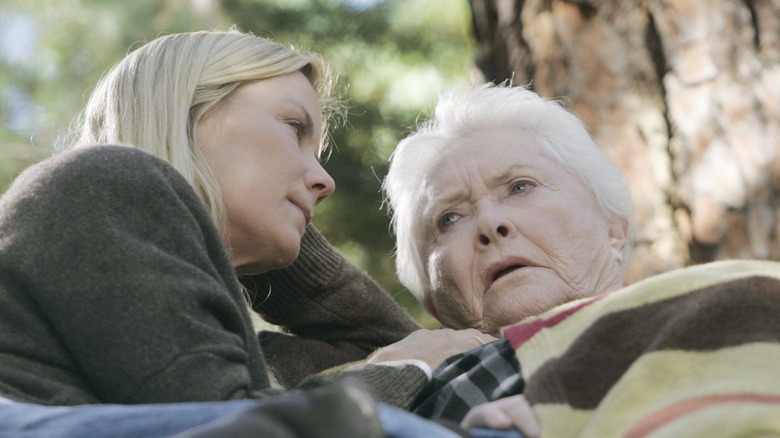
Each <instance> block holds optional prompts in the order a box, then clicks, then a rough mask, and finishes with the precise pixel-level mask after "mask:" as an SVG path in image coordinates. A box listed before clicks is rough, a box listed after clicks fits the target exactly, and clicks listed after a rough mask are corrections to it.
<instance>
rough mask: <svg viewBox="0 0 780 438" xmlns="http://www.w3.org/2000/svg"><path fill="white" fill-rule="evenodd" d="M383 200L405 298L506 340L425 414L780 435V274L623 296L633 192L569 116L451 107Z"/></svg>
mask: <svg viewBox="0 0 780 438" xmlns="http://www.w3.org/2000/svg"><path fill="white" fill-rule="evenodd" d="M384 188H385V191H386V194H387V198H388V200H389V205H390V208H391V209H392V211H393V223H394V230H395V232H396V235H397V270H398V275H399V277H400V279H401V280H402V282H403V283H404V284H405V285H406V286H407V287H408V288H409V289H410V290H411V291H412V292H414V293H415V294H416V295H417V296H418V298H419V299H420V300H421V301H422V302H423V303H424V305H425V307H426V308H427V309H428V310H429V311H430V312H431V313H432V314H433V315H435V316H436V317H437V318H438V319H439V320H440V321H441V322H442V323H443V324H444V325H446V326H449V327H457V328H464V327H474V328H478V329H480V330H481V331H483V332H485V333H489V334H498V333H499V331H500V332H501V335H502V338H501V339H500V340H497V341H495V342H491V343H488V344H486V345H484V346H482V347H479V348H477V349H474V350H472V351H470V352H467V353H464V354H461V355H458V356H455V357H453V358H450V359H448V360H447V361H446V362H445V363H444V364H443V365H442V366H440V367H439V368H438V369H437V370H436V371H435V372H434V380H433V382H432V383H431V384H430V385H429V386H428V387H427V388H426V389H425V390H424V391H423V393H422V394H421V395H420V397H418V400H417V403H416V408H415V411H416V412H417V413H419V414H421V415H423V416H426V417H432V418H445V419H449V420H455V421H460V422H461V424H462V425H464V426H467V427H474V426H489V427H493V428H497V429H503V428H507V427H509V426H512V425H514V426H516V427H518V428H519V429H521V430H522V432H524V433H525V435H529V436H536V435H538V434H539V433H540V432H543V433H544V434H546V435H548V436H555V437H564V436H599V437H600V436H640V435H641V436H645V435H646V434H649V433H658V434H659V436H681V434H685V435H686V436H722V435H723V434H724V433H726V434H728V433H731V432H724V431H726V430H729V431H732V432H733V433H735V434H739V433H744V434H749V433H750V432H757V433H758V432H762V433H767V432H768V431H772V432H780V422H778V421H777V420H776V419H777V418H780V384H778V383H777V379H776V377H775V372H774V371H772V370H775V369H776V367H777V364H778V363H780V324H778V323H777V321H780V318H779V317H780V265H778V264H777V263H772V262H755V261H753V262H749V261H739V262H720V263H714V264H709V265H704V266H700V267H693V268H688V269H683V270H679V271H675V272H672V273H668V274H665V275H659V276H657V277H654V278H650V279H648V280H645V281H643V282H639V283H637V284H635V285H632V286H630V287H627V288H623V287H622V281H621V274H622V271H623V267H624V266H625V264H626V261H627V259H628V255H629V251H630V244H629V241H630V236H631V230H632V219H631V210H632V208H631V201H630V197H629V193H628V188H627V185H626V182H625V181H624V179H623V177H622V176H621V173H620V171H619V170H618V169H617V168H616V167H614V166H613V165H612V164H610V162H609V160H608V159H607V158H606V156H605V155H604V154H603V153H602V152H601V151H600V150H599V149H598V148H597V147H596V145H595V144H594V143H593V141H592V140H591V138H590V136H589V135H588V133H587V131H586V130H585V128H584V127H583V125H582V124H581V123H580V121H579V120H578V119H577V118H576V117H575V116H574V115H573V114H571V113H569V112H568V111H566V110H565V109H563V108H562V107H561V106H560V105H558V104H557V103H556V102H553V101H549V100H544V99H542V98H540V97H539V96H538V95H536V94H535V93H533V92H531V91H529V90H527V89H524V88H521V87H513V86H510V85H500V86H494V85H484V86H476V87H460V88H455V89H453V90H450V91H449V92H447V93H445V94H444V95H443V96H442V97H441V98H440V101H439V103H438V104H437V106H436V109H435V112H434V114H433V117H432V118H431V120H429V121H428V122H426V123H425V124H423V125H422V128H421V129H420V130H419V131H417V132H415V133H413V134H412V135H410V136H409V137H408V138H406V139H405V140H403V141H402V142H401V143H400V144H399V145H398V148H397V149H396V151H395V153H394V154H393V156H392V163H391V167H390V171H389V173H388V176H387V179H386V180H385V184H384ZM502 328H503V329H502ZM521 365H522V368H521ZM690 370H697V371H696V373H695V374H692V373H691V372H690ZM486 402H488V403H486ZM531 406H532V408H531ZM732 412H734V413H735V415H731V413H732ZM725 413H729V415H724V414H725ZM724 418H726V419H728V421H727V422H725V423H724ZM537 420H538V421H537ZM724 427H729V429H725V428H724ZM484 436H493V435H492V434H489V435H484ZM502 436H504V435H502ZM654 436H655V435H654Z"/></svg>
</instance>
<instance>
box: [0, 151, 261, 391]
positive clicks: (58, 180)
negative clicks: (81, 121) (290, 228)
mask: <svg viewBox="0 0 780 438" xmlns="http://www.w3.org/2000/svg"><path fill="white" fill-rule="evenodd" d="M0 226H2V230H3V231H2V234H3V238H4V245H2V248H0V269H2V272H3V275H2V276H0V281H2V286H3V287H2V288H0V289H2V291H1V292H0V293H1V294H3V295H2V297H0V299H2V301H3V302H6V303H8V302H9V301H10V302H12V303H13V304H14V308H13V309H6V310H3V311H2V312H8V313H3V316H2V317H0V319H2V320H3V321H4V322H3V323H2V324H8V325H7V327H8V328H11V329H12V328H16V329H17V330H19V328H20V327H21V328H24V327H25V326H26V325H27V324H25V322H31V324H30V325H29V326H28V327H27V328H25V329H24V330H22V331H21V333H20V335H21V336H24V339H20V340H19V341H14V340H11V341H8V340H4V341H5V342H18V343H19V344H18V345H11V346H8V345H5V346H3V347H2V351H0V353H2V354H3V360H2V361H0V362H4V363H6V364H7V363H9V362H8V361H13V362H14V363H16V364H17V365H18V366H16V367H15V369H16V371H14V372H15V373H17V374H12V377H14V378H15V379H16V377H18V379H17V380H15V381H14V383H15V384H16V385H17V387H19V388H21V389H23V390H25V391H30V392H32V390H31V388H32V387H33V385H38V384H39V383H40V384H41V385H43V383H44V382H47V384H50V385H51V386H50V388H49V389H52V388H55V389H53V390H46V388H43V389H41V390H40V391H38V392H37V393H36V394H34V395H35V396H38V397H40V398H41V399H43V401H48V402H50V403H51V402H52V401H54V402H56V401H61V402H62V403H66V404H70V403H80V402H84V401H85V400H89V401H92V400H94V399H97V401H100V402H114V403H142V402H173V401H196V400H220V399H230V398H246V397H253V396H255V395H256V393H257V391H258V390H261V389H263V388H266V387H268V386H269V383H268V377H267V374H266V370H265V367H264V364H263V361H262V356H261V355H260V352H259V346H258V345H257V342H256V339H255V334H254V330H253V329H252V327H251V322H250V320H249V314H248V311H247V310H246V307H245V305H244V302H243V297H242V296H241V292H240V288H239V285H238V283H237V281H236V279H235V275H234V273H233V269H232V266H231V265H230V262H229V260H228V257H227V254H226V253H225V251H224V248H223V246H222V243H221V239H220V237H219V234H218V233H217V231H216V228H215V227H214V226H213V224H212V223H211V220H210V219H209V217H208V214H207V212H206V210H205V207H203V205H202V203H201V202H200V201H199V199H198V198H197V196H196V194H195V192H194V191H193V190H192V189H191V188H190V187H189V185H188V184H187V183H186V182H185V181H184V179H183V178H181V176H180V175H179V174H178V173H177V172H176V171H175V170H173V168H171V167H170V166H168V165H167V164H166V163H164V162H162V161H161V160H158V159H156V158H154V157H152V156H151V155H149V154H146V153H142V152H141V151H139V150H136V149H131V148H127V147H96V148H88V149H84V150H77V151H71V152H67V153H65V154H62V155H60V156H57V157H54V158H52V159H49V160H47V161H45V162H44V163H42V164H39V165H37V166H35V167H34V168H32V169H30V170H29V171H27V172H26V173H25V174H23V175H22V176H21V177H20V178H19V179H18V180H17V182H16V183H15V184H14V186H13V187H12V188H11V189H10V190H9V192H8V193H7V194H6V195H5V196H4V198H3V202H2V206H1V207H0ZM12 310H13V311H12ZM13 315H15V316H13ZM3 327H6V326H5V325H4V326H3ZM4 331H5V330H4ZM23 374H24V377H22V375H23ZM0 380H4V379H3V378H2V377H0ZM6 383H7V382H6ZM47 391H48V392H47ZM66 393H67V394H66ZM47 397H49V398H48V400H47ZM90 397H94V399H91V398H90Z"/></svg>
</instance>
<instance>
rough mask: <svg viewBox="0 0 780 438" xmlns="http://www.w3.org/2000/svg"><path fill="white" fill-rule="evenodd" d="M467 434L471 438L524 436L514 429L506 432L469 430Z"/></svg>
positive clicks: (516, 437)
mask: <svg viewBox="0 0 780 438" xmlns="http://www.w3.org/2000/svg"><path fill="white" fill-rule="evenodd" d="M469 434H470V435H471V437H472V438H525V435H523V434H522V433H520V431H519V430H517V429H515V428H511V429H506V430H495V429H483V428H474V429H469Z"/></svg>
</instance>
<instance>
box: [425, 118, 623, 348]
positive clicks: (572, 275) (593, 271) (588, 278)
mask: <svg viewBox="0 0 780 438" xmlns="http://www.w3.org/2000/svg"><path fill="white" fill-rule="evenodd" d="M429 175H430V176H429V177H427V179H426V181H425V183H424V185H423V190H424V191H425V192H424V196H426V199H428V200H429V202H428V204H427V205H426V208H425V209H424V212H423V217H424V220H425V225H424V226H425V228H424V230H425V233H424V235H425V241H424V242H422V248H424V249H423V252H424V254H423V255H424V258H423V259H424V260H425V261H426V263H427V270H428V275H429V279H430V282H431V285H430V286H431V289H432V290H433V291H434V292H433V294H432V296H431V297H430V298H431V301H432V304H433V306H434V307H435V313H437V314H438V317H439V319H440V320H441V322H442V323H444V324H445V325H447V326H450V327H456V328H463V327H474V328H478V329H481V330H482V331H484V332H486V333H497V332H498V330H499V329H500V328H501V327H503V326H506V325H510V324H512V323H515V322H517V321H519V320H520V319H522V318H524V317H526V316H529V315H535V314H538V313H540V312H543V311H545V310H548V309H550V308H552V307H554V306H557V305H559V304H562V303H565V302H568V301H571V300H574V299H577V298H581V297H586V296H592V295H595V294H599V293H601V292H607V291H609V290H614V289H617V288H619V287H620V285H621V279H620V264H621V263H622V250H623V245H624V243H625V237H626V236H625V235H626V231H625V226H624V225H623V221H614V220H613V221H610V220H608V219H607V218H606V216H605V215H604V214H603V213H602V212H601V210H600V209H599V208H598V205H597V201H596V199H595V197H594V196H593V194H592V193H591V192H590V191H589V190H588V189H587V188H586V187H585V184H584V183H583V182H582V180H581V178H579V177H578V176H576V175H575V174H573V173H571V172H569V171H567V170H565V169H564V168H563V167H561V166H560V165H559V164H558V163H557V161H555V160H554V159H552V158H550V157H548V156H547V154H546V153H545V152H543V151H542V149H540V147H539V146H538V143H537V140H535V139H534V138H533V137H530V136H528V135H527V134H525V133H524V132H522V131H518V130H514V129H492V130H484V131H480V132H477V133H475V134H473V135H471V136H468V137H465V138H461V139H459V140H457V141H456V142H455V143H454V144H453V145H452V146H451V148H450V149H448V150H447V152H446V154H445V155H443V156H442V157H441V158H440V159H439V161H438V163H437V164H436V165H435V166H434V167H433V169H432V171H431V172H429Z"/></svg>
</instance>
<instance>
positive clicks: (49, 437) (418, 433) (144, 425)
mask: <svg viewBox="0 0 780 438" xmlns="http://www.w3.org/2000/svg"><path fill="white" fill-rule="evenodd" d="M258 403H262V401H258V400H234V401H224V402H204V403H172V404H147V405H113V404H103V405H84V406H41V405H34V404H24V403H14V404H0V436H3V437H4V438H95V437H112V438H137V437H144V438H164V437H170V436H172V435H175V434H177V433H180V432H182V431H185V430H187V429H190V428H193V427H196V426H200V425H203V424H205V423H208V422H210V421H212V420H216V419H218V418H221V417H223V416H225V415H230V414H236V413H239V412H242V411H245V410H248V409H251V408H252V407H254V406H256V405H257V404H258ZM378 412H379V418H380V420H381V422H382V425H383V428H384V431H385V433H386V434H387V436H388V438H417V437H426V438H457V437H458V435H457V434H455V433H454V432H452V431H450V430H448V429H446V428H445V427H443V426H440V425H438V424H436V423H434V422H431V421H428V420H426V419H424V418H421V417H419V416H417V415H415V414H412V413H410V412H407V411H404V410H401V409H398V408H395V407H392V406H388V405H383V404H380V405H378Z"/></svg>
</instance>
